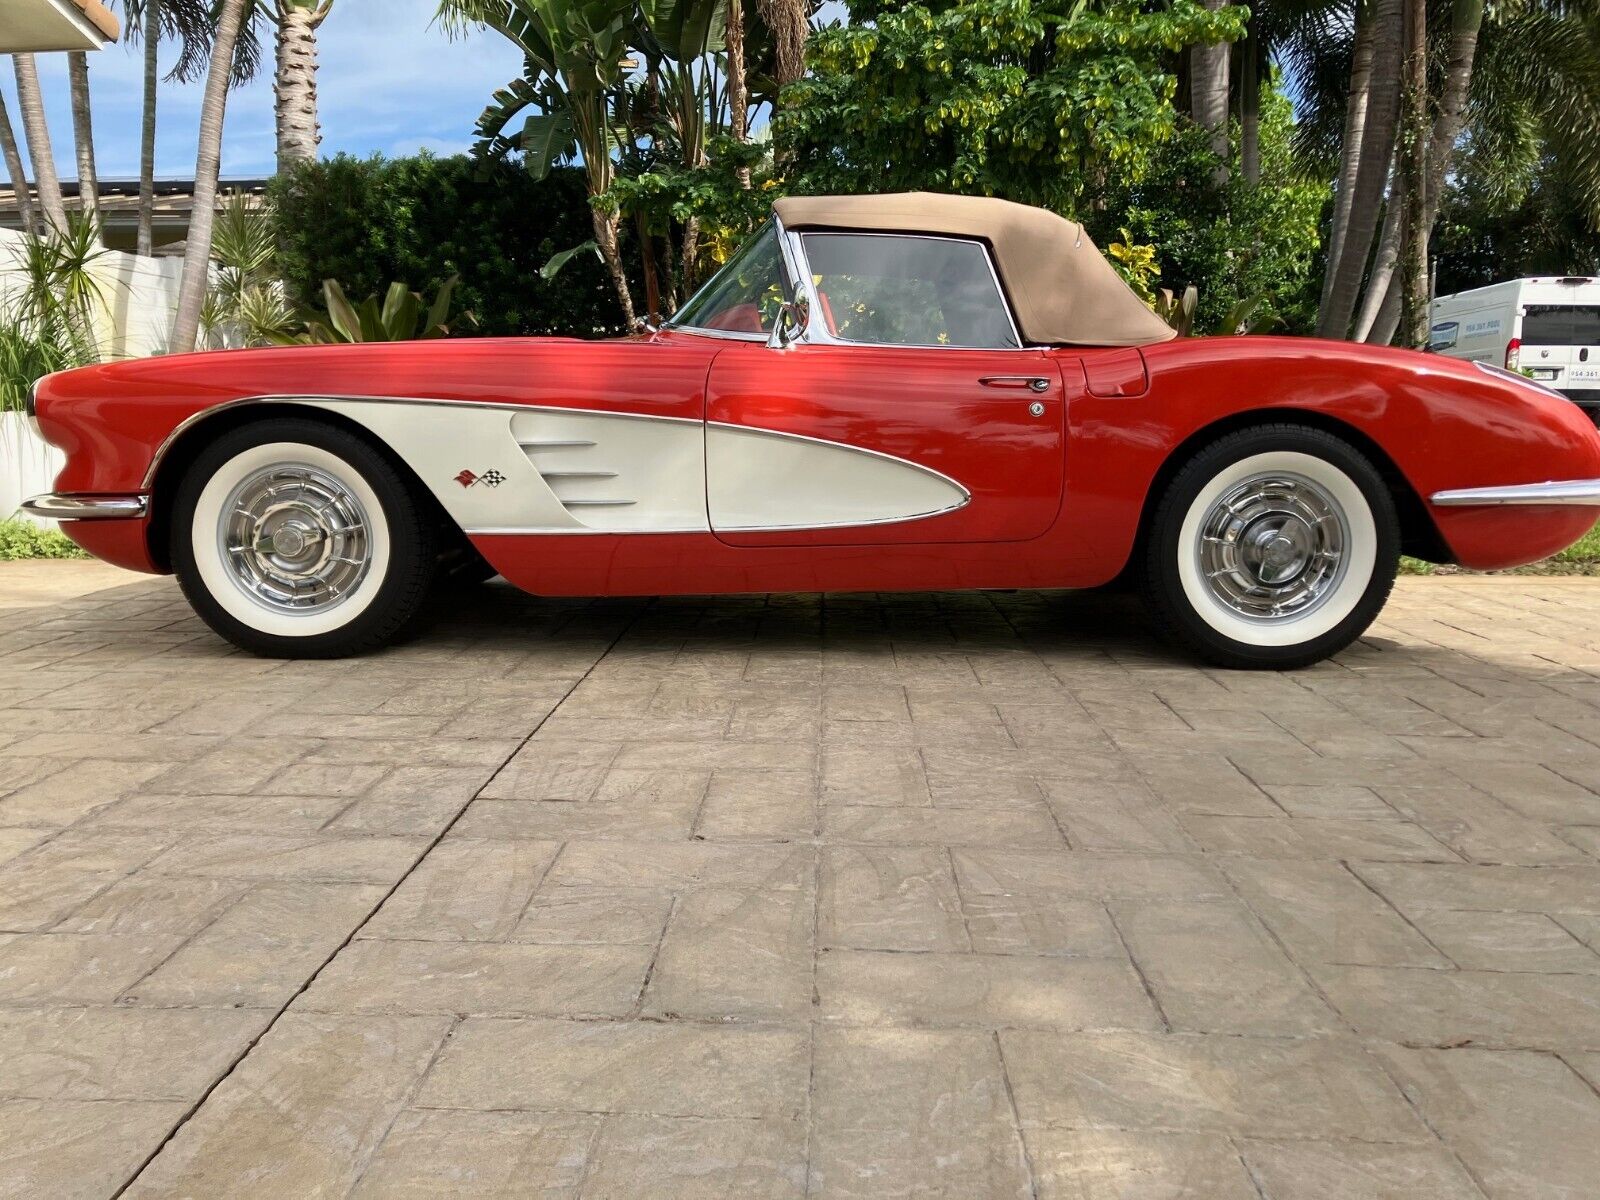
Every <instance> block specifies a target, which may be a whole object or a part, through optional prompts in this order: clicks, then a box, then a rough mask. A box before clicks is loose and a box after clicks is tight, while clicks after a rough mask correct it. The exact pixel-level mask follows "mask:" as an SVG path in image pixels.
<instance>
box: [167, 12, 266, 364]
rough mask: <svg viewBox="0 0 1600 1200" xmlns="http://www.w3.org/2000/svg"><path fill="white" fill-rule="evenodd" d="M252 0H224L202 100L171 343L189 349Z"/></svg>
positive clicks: (202, 294)
mask: <svg viewBox="0 0 1600 1200" xmlns="http://www.w3.org/2000/svg"><path fill="white" fill-rule="evenodd" d="M248 4H249V0H220V5H219V8H218V13H217V23H216V27H215V32H214V35H213V37H212V43H211V64H210V68H209V70H208V71H207V74H206V89H205V96H204V99H203V100H202V101H201V105H200V144H199V148H198V150H197V152H196V155H195V169H194V209H193V212H192V214H191V216H190V218H189V239H188V245H187V246H186V247H185V249H184V255H183V280H182V282H181V283H180V284H179V287H178V311H177V314H176V316H175V317H174V319H173V325H172V338H171V342H170V345H169V349H170V350H171V351H172V352H173V353H177V354H183V353H187V352H188V351H191V350H193V349H194V347H195V342H196V340H197V339H198V337H199V335H200V313H201V310H202V309H203V308H204V307H205V301H206V293H207V292H208V291H209V287H208V282H209V280H208V278H207V276H208V272H209V270H210V264H211V232H212V229H213V227H214V226H215V224H216V219H217V176H218V175H219V173H220V172H221V169H222V125H223V120H224V118H225V117H226V115H227V111H228V89H229V87H230V86H231V84H232V81H233V75H234V72H235V69H236V63H235V51H236V50H237V49H238V46H239V33H240V30H241V28H242V27H243V25H244V18H245V10H246V7H247V6H248Z"/></svg>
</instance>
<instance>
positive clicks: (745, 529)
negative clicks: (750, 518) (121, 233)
mask: <svg viewBox="0 0 1600 1200" xmlns="http://www.w3.org/2000/svg"><path fill="white" fill-rule="evenodd" d="M912 465H913V466H914V465H915V464H912ZM971 503H972V497H971V496H970V495H969V496H967V497H966V498H965V499H963V500H961V501H960V502H959V503H956V504H952V505H950V507H948V508H934V509H929V510H928V511H927V512H920V513H912V514H911V515H910V516H907V517H874V518H873V519H872V520H870V521H828V522H825V523H823V524H821V525H718V526H717V527H716V528H715V529H713V530H712V532H713V533H795V532H799V531H801V530H806V529H862V528H866V527H867V526H869V525H905V524H908V523H910V522H912V521H926V520H927V519H928V518H929V517H942V516H944V515H945V514H946V513H953V512H960V511H961V510H962V509H963V508H965V507H966V506H967V505H969V504H971Z"/></svg>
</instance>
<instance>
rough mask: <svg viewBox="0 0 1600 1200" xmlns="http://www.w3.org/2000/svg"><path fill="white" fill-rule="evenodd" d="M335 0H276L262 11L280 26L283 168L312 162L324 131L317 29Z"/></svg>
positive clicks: (277, 91)
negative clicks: (320, 124)
mask: <svg viewBox="0 0 1600 1200" xmlns="http://www.w3.org/2000/svg"><path fill="white" fill-rule="evenodd" d="M333 5H334V0H276V4H271V5H266V4H264V5H263V6H262V12H263V13H264V15H265V16H266V18H267V19H268V20H269V21H271V22H272V24H273V25H274V26H275V27H276V29H277V62H278V71H277V80H276V83H275V85H274V88H273V90H274V93H275V95H276V97H277V104H276V108H277V119H278V171H279V172H280V173H282V172H284V171H287V170H288V169H289V168H290V167H292V166H294V164H296V163H300V162H313V161H315V160H316V157H317V145H318V144H319V143H320V142H321V141H322V133H321V130H320V128H319V127H318V125H317V30H318V29H319V28H321V26H322V23H323V22H324V21H326V20H327V19H328V14H329V13H330V12H332V11H333Z"/></svg>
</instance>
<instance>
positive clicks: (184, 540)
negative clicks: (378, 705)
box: [171, 419, 437, 658]
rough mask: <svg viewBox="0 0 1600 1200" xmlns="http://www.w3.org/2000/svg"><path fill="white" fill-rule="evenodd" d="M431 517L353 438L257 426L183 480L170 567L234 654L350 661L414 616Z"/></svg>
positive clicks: (304, 428)
mask: <svg viewBox="0 0 1600 1200" xmlns="http://www.w3.org/2000/svg"><path fill="white" fill-rule="evenodd" d="M430 518H431V514H430V513H427V512H426V511H425V510H424V509H423V508H422V506H420V505H419V504H418V501H417V498H416V496H415V494H414V493H413V492H412V489H411V488H410V487H409V486H408V483H407V481H406V480H405V479H404V478H403V477H402V476H401V474H400V472H399V471H398V470H397V469H396V468H395V466H394V465H393V464H391V463H390V462H389V460H388V459H387V458H385V456H384V455H383V454H381V453H380V452H379V451H378V450H377V449H375V448H374V447H373V446H371V445H369V444H368V443H367V442H366V441H364V440H363V439H362V438H360V437H358V436H356V435H355V434H352V433H349V432H346V431H345V430H343V429H339V428H336V427H334V426H331V425H325V424H322V423H321V422H317V421H308V420H292V419H284V420H272V421H264V422H261V423H258V424H253V425H247V426H245V427H243V428H241V429H236V430H233V431H232V432H230V433H227V434H224V435H223V436H222V437H220V438H219V439H218V440H217V441H216V442H215V443H213V444H212V445H211V446H209V447H207V448H206V450H205V451H204V452H203V453H202V454H201V455H200V457H199V458H198V459H197V460H196V461H195V463H194V464H193V465H192V467H191V468H190V469H189V471H188V472H187V473H186V474H185V476H184V478H183V480H182V482H181V483H180V485H179V487H178V492H177V495H176V498H175V500H174V504H173V520H172V547H171V549H172V563H173V569H174V571H175V572H176V573H177V576H178V580H179V582H180V584H181V585H182V587H183V590H184V593H185V595H187V596H188V598H189V600H190V603H192V604H193V605H194V607H195V610H196V611H197V612H198V613H199V614H200V616H201V617H202V618H203V619H204V620H205V621H206V623H207V624H208V625H210V626H211V627H212V628H213V629H214V630H216V631H217V632H218V633H219V634H221V635H222V636H223V637H225V638H227V639H228V640H229V641H231V642H233V643H234V644H236V645H238V646H240V647H242V648H243V649H246V650H249V651H251V652H252V653H256V654H263V655H269V656H273V657H289V658H332V657H340V656H343V655H348V654H358V653H361V652H363V651H365V650H371V649H374V648H376V647H378V646H381V645H383V644H384V643H386V642H388V641H390V640H392V639H393V638H394V637H396V636H397V635H398V634H400V633H401V632H402V631H403V630H405V629H406V628H407V627H408V626H409V625H410V624H411V623H412V622H413V621H414V620H415V618H416V617H417V616H418V614H419V613H420V611H421V608H422V603H423V601H424V599H425V598H426V595H427V590H428V585H429V583H430V581H431V580H432V578H433V574H434V567H435V561H436V558H437V549H436V544H435V543H436V539H435V529H434V524H433V521H432V520H431V519H430Z"/></svg>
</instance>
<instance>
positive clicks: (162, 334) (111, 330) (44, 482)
mask: <svg viewBox="0 0 1600 1200" xmlns="http://www.w3.org/2000/svg"><path fill="white" fill-rule="evenodd" d="M0 2H3V0H0ZM26 244H27V243H26V239H25V238H24V237H23V235H22V234H21V233H19V232H18V231H16V230H13V229H0V307H3V303H4V300H5V298H6V296H7V295H8V294H9V293H11V292H12V291H14V290H15V289H16V288H18V287H20V286H22V272H21V271H20V270H19V268H18V262H19V259H20V256H21V255H22V253H23V250H24V248H25V246H26ZM90 272H91V273H92V274H93V276H94V278H95V282H97V283H98V284H99V285H100V292H101V297H102V301H103V303H102V304H101V305H100V306H99V309H100V311H99V312H98V313H97V316H96V320H95V331H94V332H95V342H96V345H97V346H98V347H99V349H100V357H101V358H102V359H116V358H142V357H144V356H146V355H151V354H162V353H164V352H165V351H166V348H167V337H168V334H169V333H170V332H171V330H172V316H173V313H174V312H175V311H176V309H177V304H178V282H179V279H180V278H181V276H182V274H183V260H182V259H180V258H141V257H139V256H138V255H134V254H124V253H122V252H121V251H117V250H112V251H108V252H107V253H106V254H104V255H102V256H101V257H100V258H97V259H96V260H95V261H94V263H93V265H92V266H91V267H90ZM61 462H62V456H61V452H60V451H59V450H57V449H56V448H55V447H54V446H51V445H48V444H46V443H45V442H43V441H41V440H40V439H39V438H38V437H37V436H35V434H34V432H33V430H32V428H31V427H30V426H29V425H28V423H27V421H25V420H24V419H23V417H22V414H20V413H3V414H0V520H4V519H5V518H7V517H11V516H16V515H18V512H17V509H18V506H19V505H21V503H22V502H23V500H25V499H27V498H28V497H29V496H36V495H38V494H39V493H40V492H48V491H50V490H51V488H52V487H53V486H54V484H55V477H56V472H58V471H59V470H60V469H61ZM40 524H45V525H49V524H53V522H48V521H44V522H40Z"/></svg>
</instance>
